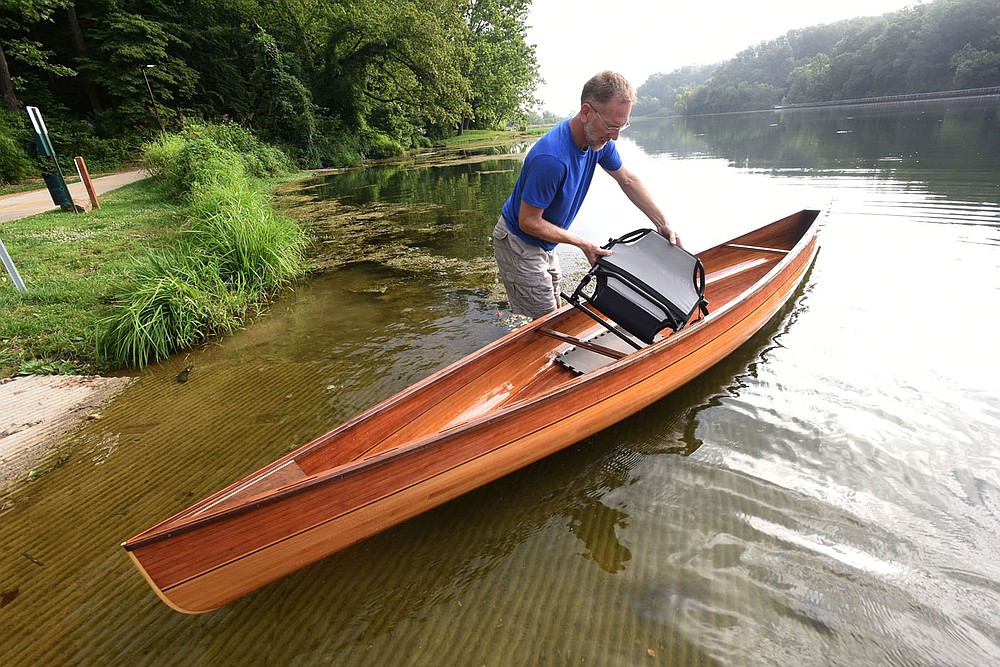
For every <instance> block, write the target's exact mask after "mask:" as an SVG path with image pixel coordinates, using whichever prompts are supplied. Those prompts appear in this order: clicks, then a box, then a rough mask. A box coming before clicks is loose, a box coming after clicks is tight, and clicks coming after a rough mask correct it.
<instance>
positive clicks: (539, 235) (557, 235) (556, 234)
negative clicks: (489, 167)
mask: <svg viewBox="0 0 1000 667" xmlns="http://www.w3.org/2000/svg"><path fill="white" fill-rule="evenodd" d="M542 211H543V209H540V208H538V207H537V206H532V205H531V204H528V203H526V202H525V201H524V200H522V201H521V208H520V211H519V213H518V225H519V226H520V228H521V231H522V232H524V233H525V234H529V235H531V236H534V237H535V238H536V239H541V240H543V241H550V242H552V243H569V244H570V245H575V246H576V247H577V248H579V249H580V250H582V251H583V254H584V255H586V256H587V261H588V262H590V265H591V266H593V265H594V264H595V263H596V262H597V258H598V257H601V256H605V255H610V254H611V251H610V250H605V249H604V248H602V247H600V246H599V245H597V244H596V243H591V242H590V241H588V240H587V239H585V238H583V237H582V236H577V235H576V234H573V233H571V232H569V231H567V230H565V229H563V228H562V227H559V226H557V225H553V224H552V223H551V222H549V221H548V220H546V219H544V218H543V217H542Z"/></svg>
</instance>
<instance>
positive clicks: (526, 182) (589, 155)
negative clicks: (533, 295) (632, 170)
mask: <svg viewBox="0 0 1000 667" xmlns="http://www.w3.org/2000/svg"><path fill="white" fill-rule="evenodd" d="M597 165H601V167H603V168H604V169H606V170H608V171H617V170H618V169H620V168H621V166H622V158H621V156H620V155H619V154H618V149H617V148H615V142H614V141H613V140H612V141H609V142H608V143H607V144H605V145H604V146H603V147H602V148H601V149H600V150H598V151H595V150H592V149H590V148H589V147H588V148H586V149H584V150H582V151H581V150H580V147H579V146H577V145H576V142H574V141H573V134H572V132H570V129H569V119H566V120H563V121H562V122H560V123H559V124H558V125H556V126H555V127H553V128H552V129H551V130H549V131H548V132H546V133H545V134H544V135H543V136H542V138H541V139H539V140H538V142H537V143H536V144H535V145H534V146H532V147H531V150H530V151H528V155H527V156H525V158H524V167H522V169H521V174H520V176H518V178H517V183H515V184H514V191H513V192H512V193H511V195H510V197H508V198H507V201H505V202H504V205H503V209H502V212H503V218H504V220H505V221H506V222H507V228H508V229H509V230H510V231H511V232H512V233H513V234H516V235H517V236H518V237H520V238H521V239H523V240H524V241H525V242H527V243H530V244H532V245H535V246H538V247H539V248H544V249H545V250H550V251H551V250H553V249H555V247H556V244H555V243H550V242H549V241H543V240H541V239H537V238H535V237H534V236H529V235H528V234H525V233H524V232H522V231H521V228H520V226H519V224H518V216H519V213H520V209H521V201H522V200H524V201H525V202H527V203H529V204H531V205H532V206H537V207H538V208H540V209H543V211H542V218H543V219H545V220H547V221H549V222H551V223H552V224H554V225H558V226H559V227H562V228H563V229H569V226H570V225H571V224H572V223H573V220H574V218H576V214H577V213H578V212H579V210H580V206H582V205H583V200H584V199H585V198H586V196H587V191H588V190H589V189H590V182H591V180H592V179H593V178H594V171H595V170H596V169H597Z"/></svg>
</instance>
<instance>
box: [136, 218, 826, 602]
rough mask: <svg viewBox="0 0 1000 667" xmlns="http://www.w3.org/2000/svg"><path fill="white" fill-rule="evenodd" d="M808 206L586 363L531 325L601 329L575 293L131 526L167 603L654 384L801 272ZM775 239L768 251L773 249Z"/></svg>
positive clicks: (298, 556)
mask: <svg viewBox="0 0 1000 667" xmlns="http://www.w3.org/2000/svg"><path fill="white" fill-rule="evenodd" d="M817 216H818V212H817V211H802V212H799V213H797V214H794V215H792V216H789V217H787V218H784V219H782V220H779V221H777V222H775V223H772V224H771V225H767V226H766V227H763V228H761V229H759V230H756V231H755V232H751V233H750V234H746V235H744V236H742V237H740V238H738V239H734V240H733V241H731V242H730V243H729V244H723V245H720V246H717V247H715V248H712V249H709V250H707V251H705V252H704V253H701V254H700V255H699V256H700V257H701V259H702V261H703V262H704V264H705V268H706V272H707V273H708V274H709V285H708V288H707V289H706V297H707V298H708V299H709V301H710V308H711V314H710V315H709V316H707V317H706V318H704V319H702V320H699V321H696V322H693V323H691V324H689V325H688V326H687V327H686V328H685V329H683V330H682V331H681V332H679V333H676V334H673V335H672V336H669V337H668V338H665V339H663V340H660V341H658V342H656V343H654V344H653V345H651V346H649V347H646V348H644V349H642V350H640V351H638V352H635V353H632V354H629V355H628V356H626V357H625V358H622V359H620V360H617V361H610V360H609V362H608V363H607V365H605V366H604V367H602V368H599V369H597V370H594V371H591V372H589V373H586V374H584V375H580V376H574V375H573V374H572V373H571V372H569V371H568V370H566V369H564V368H562V367H560V366H559V365H558V364H556V363H555V362H554V361H553V358H554V357H555V356H556V355H557V354H558V353H559V352H561V351H565V350H566V349H568V348H569V347H570V346H569V345H568V344H566V343H564V342H560V341H558V340H555V339H553V338H551V337H549V336H545V335H541V334H540V333H539V332H538V329H542V328H547V329H551V330H556V331H559V332H561V333H564V334H567V335H571V336H579V337H587V336H590V335H593V334H595V333H597V332H598V331H599V326H598V325H596V324H595V323H594V322H593V321H592V320H590V319H589V318H588V317H587V316H585V315H583V314H582V313H580V312H579V311H578V310H576V309H574V308H572V307H566V308H563V309H562V310H560V311H558V312H556V313H553V314H552V315H550V316H548V317H546V318H543V319H541V320H536V321H534V322H532V323H531V324H530V325H527V326H525V327H522V328H521V329H518V330H516V331H514V332H512V333H510V334H508V335H507V336H505V337H503V338H501V339H500V340H498V341H496V342H494V343H492V344H490V345H487V346H486V347H484V348H482V349H481V350H479V351H477V352H475V353H473V354H471V355H469V356H468V357H466V358H464V359H462V360H460V361H458V362H456V363H454V364H452V365H450V366H449V367H447V368H445V369H443V370H441V371H438V372H437V373H435V374H433V375H432V376H430V377H428V378H427V379H425V380H423V381H421V382H419V383H417V384H415V385H413V386H412V387H410V388H408V389H406V390H404V391H402V392H400V393H399V394H397V395H396V396H393V397H392V398H389V399H387V400H386V401H384V402H382V403H380V404H379V405H377V406H375V407H373V408H371V409H369V410H368V411H366V412H364V413H362V414H361V415H359V416H358V417H356V418H354V419H352V420H350V421H348V422H346V423H345V424H343V425H341V426H340V427H338V428H336V429H334V430H333V431H330V432H329V433H327V434H324V435H323V436H320V437H319V438H317V439H316V440H313V441H312V442H310V443H307V444H306V445H303V446H302V447H301V448H299V449H297V450H296V451H294V452H292V453H290V454H289V455H287V456H285V457H283V458H282V459H279V460H278V461H276V462H274V463H272V464H271V465H269V466H267V467H265V468H263V469H261V470H260V471H257V472H255V473H253V474H252V475H249V476H248V477H246V478H244V479H243V480H240V481H239V482H237V483H235V484H233V485H232V486H230V487H227V488H226V489H223V490H222V491H220V492H218V493H216V494H213V495H212V496H210V497H208V498H206V499H205V500H203V501H201V502H199V503H197V504H195V505H193V506H191V507H190V508H188V509H186V510H184V511H182V512H180V513H179V514H176V515H174V516H173V517H171V518H169V519H167V520H165V521H163V522H161V523H159V524H157V525H155V526H153V527H152V528H150V529H148V530H146V531H144V532H143V533H140V534H139V535H137V536H135V537H133V538H131V539H130V540H127V541H126V542H125V543H124V545H123V546H124V547H125V549H126V550H127V552H128V554H129V556H130V557H131V558H132V560H133V562H134V563H135V565H136V567H137V568H138V569H139V570H140V572H142V573H143V575H144V576H145V577H146V579H147V581H148V582H149V584H150V585H151V586H152V588H153V589H154V590H155V591H156V592H157V594H158V595H159V596H160V597H161V598H162V599H163V600H164V602H166V603H167V604H168V605H170V606H171V607H173V608H174V609H177V610H179V611H183V612H187V613H197V612H204V611H209V610H211V609H215V608H217V607H219V606H222V605H224V604H226V603H228V602H231V601H233V600H235V599H237V598H239V597H241V596H243V595H245V594H247V593H249V592H251V591H253V590H255V589H257V588H259V587H261V586H263V585H265V584H267V583H269V582H271V581H274V580H276V579H278V578H280V577H282V576H284V575H286V574H289V573H291V572H294V571H295V570H297V569H300V568H302V567H303V566H305V565H308V564H309V563H312V562H315V561H317V560H319V559H321V558H323V557H325V556H327V555H329V554H331V553H334V552H336V551H338V550H340V549H342V548H344V547H346V546H348V545H350V544H353V543H355V542H357V541H359V540H361V539H364V538H366V537H369V536H371V535H374V534H375V533H377V532H379V531H382V530H384V529H386V528H388V527H390V526H393V525H395V524H398V523H400V522H402V521H405V520H406V519H409V518H411V517H413V516H416V515H417V514H420V513H421V512H424V511H426V510H428V509H430V508H432V507H435V506H437V505H440V504H442V503H444V502H446V501H448V500H451V499H453V498H456V497H457V496H459V495H462V494H464V493H466V492H468V491H471V490H472V489H475V488H477V487H479V486H482V485H483V484H486V483H488V482H490V481H493V480H495V479H497V478H499V477H502V476H504V475H506V474H508V473H510V472H513V471H515V470H517V469H519V468H522V467H524V466H526V465H528V464H530V463H533V462H534V461H537V460H539V459H541V458H543V457H546V456H548V455H550V454H552V453H554V452H556V451H559V450H560V449H563V448H565V447H567V446H569V445H571V444H573V443H575V442H578V441H580V440H581V439H583V438H586V437H587V436H589V435H591V434H593V433H596V432H598V431H600V430H602V429H604V428H606V427H608V426H610V425H612V424H614V423H616V422H618V421H620V420H621V419H623V418H624V417H626V416H628V415H631V414H633V413H635V412H637V411H639V410H641V409H642V408H644V407H646V406H648V405H650V404H651V403H653V402H655V401H657V400H659V399H660V398H662V397H664V396H666V395H667V394H669V393H670V392H671V391H673V390H674V389H676V388H678V387H680V386H681V385H683V384H685V383H686V382H688V381H690V380H691V379H693V378H694V377H696V376H698V375H699V374H701V373H702V372H704V371H705V370H707V369H708V368H710V367H711V366H713V365H714V364H715V363H716V362H718V361H719V360H721V359H722V358H724V357H725V356H727V355H728V354H730V353H731V352H732V351H733V350H735V349H736V348H737V347H739V346H740V345H741V344H743V343H744V342H746V341H747V340H748V339H749V338H750V337H751V336H752V335H753V334H755V333H756V332H757V331H758V330H760V328H761V327H762V326H763V325H764V324H765V323H766V322H767V321H768V320H769V319H771V317H773V316H774V314H775V313H777V312H778V310H779V309H781V307H782V306H783V305H784V304H785V303H786V302H787V300H788V299H789V297H790V296H791V295H792V293H793V292H794V290H795V289H796V287H797V286H798V285H799V284H800V282H801V281H802V278H803V276H804V275H805V273H806V271H807V269H808V267H809V266H810V264H811V262H812V260H813V258H814V256H815V254H816V251H817V241H816V231H817V227H818V224H819V223H818V220H817ZM776 250H777V251H778V252H775V251H776Z"/></svg>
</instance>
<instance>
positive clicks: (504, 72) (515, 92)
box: [0, 0, 538, 181]
mask: <svg viewBox="0 0 1000 667" xmlns="http://www.w3.org/2000/svg"><path fill="white" fill-rule="evenodd" d="M529 4H530V0H266V1H265V0H170V1H169V2H168V1H165V0H92V1H90V2H86V3H83V2H76V1H74V0H0V106H2V107H4V108H6V109H7V110H9V111H11V112H12V113H13V116H10V117H8V116H0V137H7V136H10V135H11V134H12V133H20V136H21V137H22V139H20V141H19V145H20V146H21V150H22V151H24V152H25V153H27V154H30V153H31V150H32V144H31V142H30V136H28V135H27V132H26V129H25V127H24V123H23V121H21V120H20V117H21V116H23V115H24V114H23V106H22V105H32V106H37V107H39V108H40V109H42V110H43V112H44V114H45V117H46V121H47V123H48V125H49V129H50V131H51V133H52V135H53V140H54V141H55V143H56V145H57V152H59V151H58V148H59V147H60V144H62V145H64V146H67V147H72V150H67V151H64V152H65V153H66V154H67V155H71V154H72V153H74V152H76V153H77V154H80V153H82V152H83V151H81V150H80V149H79V148H78V147H79V146H80V145H81V144H82V143H86V148H87V152H86V157H87V161H88V164H91V165H98V167H100V166H101V165H103V164H108V165H109V166H110V165H113V164H114V163H115V162H117V161H119V160H121V159H122V158H123V157H124V156H127V155H128V153H129V151H130V150H131V149H132V147H134V146H138V145H139V144H140V143H141V140H142V139H144V138H147V137H149V136H152V135H153V134H155V133H156V132H158V131H160V129H161V127H160V124H161V121H162V124H163V125H164V126H165V127H166V129H167V130H175V129H177V128H179V127H181V126H182V125H183V123H184V121H185V120H192V119H193V120H207V121H213V122H215V121H221V120H229V121H233V122H236V123H239V124H242V125H245V126H247V127H250V128H252V129H253V130H254V131H256V132H257V133H258V134H259V135H260V136H261V137H262V138H263V139H264V140H266V141H269V142H272V143H275V144H277V145H280V146H281V147H282V148H284V149H285V150H286V151H287V152H289V154H290V155H292V156H293V157H294V158H295V159H297V160H298V161H299V162H300V164H302V165H303V166H321V165H331V164H343V163H346V162H357V161H359V160H361V159H364V158H373V157H385V156H388V155H392V154H395V153H398V152H399V151H401V150H402V149H405V148H409V147H413V146H419V145H423V144H426V143H427V142H428V140H429V138H434V137H441V136H449V135H452V134H454V133H456V132H458V131H459V130H460V129H462V128H492V127H497V126H501V125H503V124H505V123H507V122H511V121H517V122H520V121H522V120H523V117H524V114H525V112H526V111H527V110H528V108H529V107H530V106H531V105H532V104H533V103H534V99H533V97H532V95H533V92H534V89H535V84H536V82H537V79H538V73H537V70H538V67H537V62H536V60H535V53H534V47H532V46H529V45H528V44H527V43H526V41H525V39H526V32H525V30H526V29H525V20H526V18H527V12H528V7H529ZM147 80H148V87H147V83H146V82H147ZM95 139H96V140H95ZM2 140H3V139H0V141H2ZM14 178H16V173H14V172H9V171H3V172H0V181H4V180H7V181H10V180H13V179H14Z"/></svg>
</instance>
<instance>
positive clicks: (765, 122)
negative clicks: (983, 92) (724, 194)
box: [629, 98, 1000, 204]
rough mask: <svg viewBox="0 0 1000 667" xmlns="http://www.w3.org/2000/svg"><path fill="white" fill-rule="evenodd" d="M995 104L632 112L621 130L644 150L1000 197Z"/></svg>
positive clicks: (984, 199) (954, 194)
mask: <svg viewBox="0 0 1000 667" xmlns="http://www.w3.org/2000/svg"><path fill="white" fill-rule="evenodd" d="M998 108H1000V103H998V102H997V98H993V99H992V100H973V101H940V102H934V103H929V104H901V105H895V106H892V107H886V106H877V107H874V106H873V107H838V108H825V109H790V110H789V109H785V110H778V111H767V112H760V113H751V114H724V115H720V116H694V117H685V116H679V117H676V118H672V119H668V120H666V121H664V120H645V121H643V120H639V121H637V122H636V123H634V128H630V135H629V136H630V137H632V138H634V140H635V141H636V143H638V144H639V145H640V146H642V148H643V150H645V151H646V152H648V153H650V154H653V155H656V154H666V155H671V156H674V157H721V158H725V159H726V160H728V161H729V163H730V164H731V165H733V166H737V167H740V168H744V169H765V170H770V171H773V172H776V173H789V174H801V173H802V172H803V170H809V171H814V172H816V171H824V172H843V171H848V170H850V171H852V172H855V173H857V172H858V170H862V171H864V172H865V173H866V174H867V176H868V177H869V178H873V179H875V178H880V179H881V178H892V179H897V180H900V181H904V182H920V183H925V184H926V185H927V187H928V188H929V189H930V190H931V191H932V192H936V193H939V194H940V195H942V196H947V197H950V198H953V199H958V200H960V201H962V200H968V201H976V202H979V203H993V204H995V203H996V202H997V201H998V200H1000V189H998V188H1000V185H998V181H997V177H996V175H997V168H998V165H1000V127H998V125H997V111H998Z"/></svg>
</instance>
